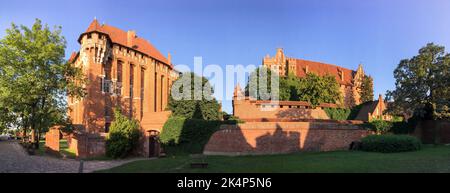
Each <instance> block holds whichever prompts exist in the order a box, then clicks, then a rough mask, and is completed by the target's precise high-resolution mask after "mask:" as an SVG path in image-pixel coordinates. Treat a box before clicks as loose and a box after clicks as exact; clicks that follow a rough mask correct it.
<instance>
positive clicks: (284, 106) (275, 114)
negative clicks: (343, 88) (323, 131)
mask: <svg viewBox="0 0 450 193" xmlns="http://www.w3.org/2000/svg"><path fill="white" fill-rule="evenodd" d="M324 107H336V105H334V104H322V105H320V106H319V107H314V108H313V107H312V106H311V105H310V104H309V103H307V102H302V101H259V100H252V99H251V98H250V97H247V96H244V93H243V91H242V90H241V88H240V87H239V85H238V86H237V87H236V88H235V90H234V97H233V115H234V116H236V117H239V119H241V120H255V119H261V120H263V119H330V118H329V117H328V115H327V114H326V113H325V111H324V110H323V108H324Z"/></svg>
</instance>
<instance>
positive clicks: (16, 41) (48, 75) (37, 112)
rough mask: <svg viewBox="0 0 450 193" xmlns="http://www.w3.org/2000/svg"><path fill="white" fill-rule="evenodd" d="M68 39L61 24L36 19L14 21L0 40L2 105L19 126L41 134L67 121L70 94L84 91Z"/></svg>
mask: <svg viewBox="0 0 450 193" xmlns="http://www.w3.org/2000/svg"><path fill="white" fill-rule="evenodd" d="M65 48H66V41H65V39H64V37H63V36H62V35H61V27H56V28H55V29H54V30H53V31H52V30H50V28H49V27H48V26H47V25H43V24H42V22H41V21H40V20H39V19H36V21H35V23H34V24H33V26H32V27H31V28H28V27H26V26H23V25H22V26H20V27H19V26H17V25H15V24H12V25H11V28H9V29H7V30H6V36H5V37H3V38H2V39H1V40H0V90H1V91H2V92H1V94H0V108H2V109H7V111H8V112H9V115H10V116H13V117H12V119H10V120H13V121H14V122H15V123H16V124H17V126H19V127H21V128H22V129H24V130H25V131H26V130H27V129H31V130H32V131H33V133H34V136H36V138H35V140H34V141H33V142H34V143H35V145H36V147H38V145H39V142H38V139H39V136H40V134H41V132H42V131H45V129H47V128H48V127H50V126H52V125H55V124H61V123H65V122H66V110H67V102H66V96H67V94H68V95H71V96H74V97H81V96H83V95H84V89H83V87H82V84H83V83H84V82H85V79H84V77H83V75H82V73H81V70H80V69H79V68H77V67H74V66H72V65H69V64H68V63H67V62H66V60H65V59H64V56H65Z"/></svg>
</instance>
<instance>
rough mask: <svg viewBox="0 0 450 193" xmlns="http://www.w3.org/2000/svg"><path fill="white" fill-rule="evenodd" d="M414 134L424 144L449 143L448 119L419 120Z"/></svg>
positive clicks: (449, 129) (449, 124) (449, 128)
mask: <svg viewBox="0 0 450 193" xmlns="http://www.w3.org/2000/svg"><path fill="white" fill-rule="evenodd" d="M414 135H415V136H416V137H417V138H419V139H420V140H421V141H422V143H424V144H433V143H435V142H438V143H441V144H450V121H444V120H441V121H421V122H420V123H419V124H418V125H417V127H416V129H415V131H414Z"/></svg>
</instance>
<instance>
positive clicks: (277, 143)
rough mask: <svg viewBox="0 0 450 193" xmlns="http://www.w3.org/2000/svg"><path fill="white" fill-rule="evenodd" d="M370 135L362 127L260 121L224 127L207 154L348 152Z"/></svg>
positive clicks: (206, 150) (208, 145) (212, 139)
mask: <svg viewBox="0 0 450 193" xmlns="http://www.w3.org/2000/svg"><path fill="white" fill-rule="evenodd" d="M367 135H369V132H368V131H367V130H363V129H360V128H359V126H358V125H352V124H341V123H329V122H324V123H318V122H311V123H310V122H257V123H245V124H240V125H223V126H222V127H221V130H220V131H217V132H216V133H214V134H213V135H212V137H211V138H210V140H209V142H208V143H207V145H206V146H205V149H204V153H205V154H213V155H214V154H215V155H245V154H281V153H292V152H298V151H335V150H347V149H348V148H349V146H350V144H351V142H353V141H358V140H360V139H361V138H362V137H365V136H367Z"/></svg>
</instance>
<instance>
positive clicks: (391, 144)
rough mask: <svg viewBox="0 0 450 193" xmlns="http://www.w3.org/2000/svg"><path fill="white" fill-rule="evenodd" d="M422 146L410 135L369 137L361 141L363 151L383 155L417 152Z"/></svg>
mask: <svg viewBox="0 0 450 193" xmlns="http://www.w3.org/2000/svg"><path fill="white" fill-rule="evenodd" d="M421 145H422V144H421V142H420V140H418V139H417V138H415V137H413V136H409V135H369V136H367V137H365V138H363V139H362V140H361V149H362V150H363V151H370V152H381V153H395V152H406V151H417V150H420V149H421Z"/></svg>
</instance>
